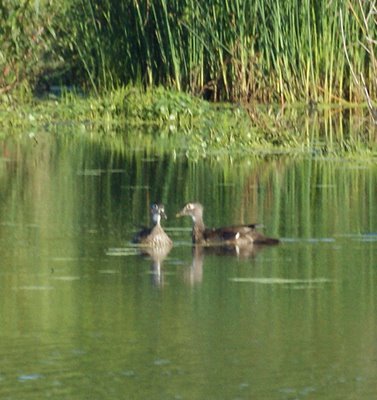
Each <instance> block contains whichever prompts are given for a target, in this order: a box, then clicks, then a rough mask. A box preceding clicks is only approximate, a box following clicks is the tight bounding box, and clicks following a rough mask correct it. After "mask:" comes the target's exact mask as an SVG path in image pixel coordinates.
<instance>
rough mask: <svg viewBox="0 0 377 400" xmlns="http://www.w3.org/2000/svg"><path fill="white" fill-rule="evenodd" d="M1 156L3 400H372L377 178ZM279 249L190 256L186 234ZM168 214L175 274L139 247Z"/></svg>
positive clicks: (71, 155) (83, 152)
mask: <svg viewBox="0 0 377 400" xmlns="http://www.w3.org/2000/svg"><path fill="white" fill-rule="evenodd" d="M36 136H37V139H38V140H37V141H35V140H31V139H29V138H28V137H27V136H25V137H23V136H22V135H21V138H9V139H4V140H3V141H2V152H1V157H2V158H1V163H0V185H1V201H0V256H1V268H0V397H1V399H26V398H27V399H29V398H30V399H33V398H35V399H41V398H53V399H86V398H90V399H105V398H106V399H118V398H119V399H125V398H130V399H131V398H132V399H147V398H148V399H374V398H376V395H377V389H376V385H375V382H376V379H375V378H376V376H377V317H376V316H377V295H376V289H375V288H376V284H377V167H376V165H375V164H372V163H368V162H362V161H358V162H354V161H344V160H335V159H330V158H329V159H325V158H321V159H320V158H313V157H310V158H309V157H295V158H292V157H288V156H284V157H283V156H272V155H270V156H266V157H257V156H253V155H250V157H246V158H244V159H243V160H240V161H239V162H231V161H224V160H222V161H221V162H220V161H216V160H214V159H207V160H202V161H196V162H191V161H189V160H187V159H186V157H185V155H184V154H182V155H180V154H178V155H175V156H174V157H173V156H170V155H169V154H165V153H164V152H163V151H156V150H154V149H153V148H150V149H145V147H141V148H140V149H136V151H135V148H128V146H127V138H125V139H124V144H123V146H122V147H119V146H111V145H104V144H103V143H101V142H99V141H97V142H96V141H93V140H91V137H90V136H89V135H88V136H86V135H79V134H76V132H72V133H71V134H68V135H67V134H61V135H52V134H48V133H42V132H41V133H38V134H37V135H36ZM189 200H198V201H201V202H202V203H203V204H204V206H205V221H206V223H207V225H209V226H219V225H226V224H236V223H243V222H259V223H262V224H263V228H262V230H263V232H264V233H266V234H268V235H271V236H276V237H280V238H281V239H282V243H281V245H279V246H274V247H271V248H262V249H260V248H252V249H246V250H243V251H241V252H239V253H238V254H232V253H231V252H230V253H229V252H228V253H226V254H224V253H221V252H220V251H218V249H217V251H216V249H210V250H203V249H201V248H196V249H193V248H192V245H191V241H190V227H191V222H190V221H189V220H188V219H176V218H175V217H174V215H175V213H176V212H177V211H178V210H179V209H180V208H181V207H182V206H183V205H184V203H185V202H187V201H189ZM153 201H162V202H164V203H165V205H166V211H167V214H168V220H167V221H166V222H165V227H166V230H167V232H168V233H169V235H170V236H171V237H172V239H173V240H174V243H175V245H174V247H173V249H172V251H171V252H170V253H169V254H168V255H167V257H166V258H163V257H161V258H159V259H156V258H155V259H154V258H153V257H151V256H150V255H147V254H141V253H140V251H139V249H137V248H135V247H134V246H132V245H131V243H130V241H131V239H132V236H133V234H134V233H135V232H136V231H137V229H138V228H139V227H140V226H142V225H148V224H150V217H149V215H148V209H149V205H150V204H151V202H153Z"/></svg>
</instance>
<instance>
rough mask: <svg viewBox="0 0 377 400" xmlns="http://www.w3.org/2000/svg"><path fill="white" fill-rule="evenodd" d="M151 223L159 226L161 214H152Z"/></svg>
mask: <svg viewBox="0 0 377 400" xmlns="http://www.w3.org/2000/svg"><path fill="white" fill-rule="evenodd" d="M152 219H153V225H156V226H160V221H161V215H160V214H153V217H152Z"/></svg>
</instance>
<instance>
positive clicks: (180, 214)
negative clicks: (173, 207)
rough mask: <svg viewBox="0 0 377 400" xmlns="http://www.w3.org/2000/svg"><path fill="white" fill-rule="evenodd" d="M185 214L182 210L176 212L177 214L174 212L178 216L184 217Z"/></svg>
mask: <svg viewBox="0 0 377 400" xmlns="http://www.w3.org/2000/svg"><path fill="white" fill-rule="evenodd" d="M185 215H186V214H185V212H184V210H181V211H179V212H177V214H175V217H176V218H179V217H184V216H185Z"/></svg>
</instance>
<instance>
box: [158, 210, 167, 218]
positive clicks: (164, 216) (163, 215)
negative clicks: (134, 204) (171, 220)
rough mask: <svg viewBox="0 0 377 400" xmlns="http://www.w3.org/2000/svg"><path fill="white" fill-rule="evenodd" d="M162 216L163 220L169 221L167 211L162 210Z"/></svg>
mask: <svg viewBox="0 0 377 400" xmlns="http://www.w3.org/2000/svg"><path fill="white" fill-rule="evenodd" d="M160 215H161V217H162V218H164V219H168V217H167V216H166V214H165V211H163V210H161V211H160Z"/></svg>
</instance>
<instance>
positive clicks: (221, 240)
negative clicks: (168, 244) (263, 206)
mask: <svg viewBox="0 0 377 400" xmlns="http://www.w3.org/2000/svg"><path fill="white" fill-rule="evenodd" d="M176 216H177V217H182V216H190V217H191V218H192V221H193V229H192V242H193V243H196V244H202V245H211V244H217V245H219V244H220V245H225V244H226V245H237V246H246V245H251V244H263V245H274V244H278V243H279V242H280V241H279V239H275V238H270V237H266V236H264V235H262V234H261V233H260V232H257V231H256V228H257V226H258V224H247V225H234V226H228V227H222V228H206V227H205V225H204V222H203V206H202V205H201V204H200V203H187V204H186V205H185V206H184V207H183V209H182V210H181V211H180V212H179V213H178V214H177V215H176Z"/></svg>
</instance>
